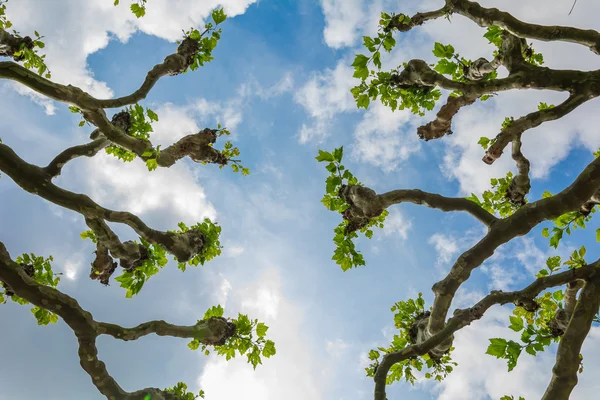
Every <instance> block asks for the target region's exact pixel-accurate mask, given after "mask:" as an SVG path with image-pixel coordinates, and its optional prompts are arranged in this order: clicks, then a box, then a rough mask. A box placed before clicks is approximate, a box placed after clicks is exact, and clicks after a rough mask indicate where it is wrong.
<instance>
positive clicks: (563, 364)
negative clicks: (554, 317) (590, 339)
mask: <svg viewBox="0 0 600 400" xmlns="http://www.w3.org/2000/svg"><path fill="white" fill-rule="evenodd" d="M598 307H600V276H596V277H595V278H594V279H591V280H587V282H586V283H585V285H584V287H583V289H582V291H581V296H580V298H579V301H578V302H577V306H575V310H574V311H573V315H572V316H571V318H570V321H569V325H568V326H567V330H566V331H565V333H564V335H563V337H562V340H561V341H560V343H559V344H558V349H557V351H556V363H555V364H554V368H552V379H551V380H550V384H549V385H548V388H547V389H546V392H545V393H544V396H543V397H542V400H568V399H569V396H570V394H571V392H572V391H573V388H574V387H575V385H577V371H578V370H579V365H580V363H581V359H580V358H579V354H580V352H581V346H582V345H583V341H584V340H585V338H586V336H587V335H588V333H589V331H590V327H591V326H592V322H593V320H594V316H595V315H596V313H597V312H598Z"/></svg>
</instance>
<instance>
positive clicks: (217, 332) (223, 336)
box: [203, 317, 237, 346]
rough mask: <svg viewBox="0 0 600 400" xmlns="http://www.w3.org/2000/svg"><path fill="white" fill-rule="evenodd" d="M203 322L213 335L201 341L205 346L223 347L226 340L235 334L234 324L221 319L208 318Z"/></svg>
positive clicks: (235, 327)
mask: <svg viewBox="0 0 600 400" xmlns="http://www.w3.org/2000/svg"><path fill="white" fill-rule="evenodd" d="M205 322H206V324H207V325H208V327H209V329H210V330H211V332H212V333H213V336H212V337H208V338H206V339H204V340H203V343H204V344H207V345H211V346H223V345H224V344H225V343H226V342H227V339H229V338H230V337H232V336H233V335H235V334H236V332H237V326H236V325H235V323H233V322H231V321H227V320H226V319H225V318H223V317H210V318H209V319H208V320H206V321H205Z"/></svg>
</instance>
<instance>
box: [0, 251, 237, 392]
mask: <svg viewBox="0 0 600 400" xmlns="http://www.w3.org/2000/svg"><path fill="white" fill-rule="evenodd" d="M0 281H2V282H4V283H5V284H7V285H9V286H10V288H11V289H12V290H13V291H14V292H15V294H17V295H18V296H19V297H21V298H23V299H25V300H27V301H28V302H30V303H31V304H34V305H36V306H38V307H40V308H44V309H46V310H48V311H51V312H53V313H55V314H57V315H58V316H59V317H61V318H62V319H63V320H64V321H65V323H66V324H67V325H68V326H69V327H70V328H71V329H72V330H73V333H74V334H75V336H76V337H77V341H78V343H79V351H78V353H79V360H80V364H81V366H82V367H83V369H84V370H85V371H86V372H87V373H88V375H89V376H90V378H91V379H92V383H93V384H94V385H95V386H96V388H98V390H99V391H100V393H102V394H103V395H105V396H106V397H107V398H108V399H113V400H117V399H118V400H121V399H123V400H143V399H144V398H146V396H147V395H148V394H151V395H152V399H159V400H161V399H162V400H177V397H175V396H174V395H171V394H169V393H166V392H164V391H162V390H160V389H156V388H147V389H142V390H139V391H136V392H133V393H128V392H126V391H124V390H123V389H122V388H121V387H120V386H119V384H118V383H117V382H116V381H115V380H114V379H113V378H112V377H111V376H110V374H109V373H108V371H107V369H106V365H105V364H104V363H103V362H102V361H100V360H99V359H98V349H97V347H96V338H97V337H98V336H99V335H103V334H107V335H111V336H114V337H115V338H118V339H122V340H134V339H137V338H139V337H141V336H144V335H147V334H150V333H156V334H158V335H160V336H175V337H183V338H194V339H197V340H199V341H200V342H201V343H204V344H206V345H218V344H219V343H223V342H224V341H225V340H227V339H228V338H229V337H231V336H233V335H234V334H235V333H236V327H235V325H234V324H232V323H231V322H228V321H227V320H225V319H224V318H211V319H209V320H205V321H199V322H198V323H197V324H195V325H193V326H189V327H186V326H178V325H171V324H168V323H166V322H164V321H150V322H147V323H145V324H141V325H139V326H137V327H135V328H123V327H121V326H119V325H115V324H109V323H105V322H97V321H95V320H94V319H93V317H92V314H90V313H89V312H88V311H86V310H84V309H83V308H81V306H80V305H79V303H78V302H77V301H76V300H75V299H73V298H72V297H70V296H68V295H66V294H64V293H62V292H60V291H58V290H56V289H54V288H51V287H48V286H43V285H40V284H39V283H37V282H36V281H35V280H33V279H32V278H30V277H29V276H28V275H27V273H26V272H25V271H24V270H23V268H21V267H20V266H19V264H17V263H16V262H14V261H13V260H12V259H11V257H10V254H9V253H8V251H7V250H6V247H5V246H4V244H3V243H2V242H0Z"/></svg>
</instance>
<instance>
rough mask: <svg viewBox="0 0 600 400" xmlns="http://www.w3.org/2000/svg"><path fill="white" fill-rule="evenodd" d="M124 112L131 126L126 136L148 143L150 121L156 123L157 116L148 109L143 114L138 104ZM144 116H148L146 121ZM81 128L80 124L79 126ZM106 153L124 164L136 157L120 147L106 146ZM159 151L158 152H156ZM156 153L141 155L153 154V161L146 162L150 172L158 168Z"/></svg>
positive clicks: (150, 129)
mask: <svg viewBox="0 0 600 400" xmlns="http://www.w3.org/2000/svg"><path fill="white" fill-rule="evenodd" d="M69 109H71V107H69ZM123 111H126V112H127V113H129V116H130V121H131V124H130V126H129V130H128V132H126V134H127V135H129V136H132V137H134V138H136V139H140V140H142V141H144V142H148V143H149V140H150V133H151V132H152V131H153V129H152V124H151V121H154V122H156V121H158V115H156V113H155V112H154V111H152V110H150V109H149V108H146V110H145V112H144V107H142V106H141V105H139V104H135V105H133V106H129V107H128V108H127V109H125V110H123ZM146 115H147V116H148V120H146ZM80 126H81V124H80ZM105 150H106V153H107V154H112V155H113V156H115V157H117V158H118V159H120V160H123V161H124V162H130V161H133V160H134V159H135V157H136V155H135V153H133V152H131V151H129V150H126V149H123V148H122V147H119V146H116V145H113V146H108V147H106V149H105ZM157 151H160V150H157ZM155 153H156V151H154V152H153V151H152V149H150V150H149V151H147V152H145V153H144V154H142V155H143V156H144V157H150V156H152V155H153V154H154V155H155V157H154V159H148V160H147V161H146V166H147V167H148V169H149V170H150V171H152V170H153V169H156V167H157V166H158V165H157V164H156V154H155Z"/></svg>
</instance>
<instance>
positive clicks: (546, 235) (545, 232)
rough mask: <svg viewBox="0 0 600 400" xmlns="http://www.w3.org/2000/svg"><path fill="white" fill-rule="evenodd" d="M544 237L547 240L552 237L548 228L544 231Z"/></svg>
mask: <svg viewBox="0 0 600 400" xmlns="http://www.w3.org/2000/svg"><path fill="white" fill-rule="evenodd" d="M542 236H543V237H545V238H547V237H550V231H549V229H548V228H544V229H542Z"/></svg>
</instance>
